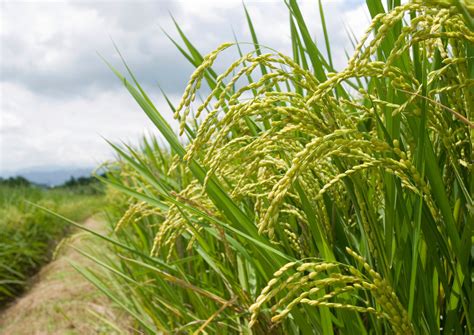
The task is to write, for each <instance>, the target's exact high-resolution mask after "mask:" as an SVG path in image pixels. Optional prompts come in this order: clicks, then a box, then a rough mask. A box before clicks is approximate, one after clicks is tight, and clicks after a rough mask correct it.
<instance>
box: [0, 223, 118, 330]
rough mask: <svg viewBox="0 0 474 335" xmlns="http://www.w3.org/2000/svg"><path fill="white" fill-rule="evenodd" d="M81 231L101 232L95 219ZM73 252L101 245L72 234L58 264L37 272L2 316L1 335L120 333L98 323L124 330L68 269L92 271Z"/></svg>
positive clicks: (103, 302)
mask: <svg viewBox="0 0 474 335" xmlns="http://www.w3.org/2000/svg"><path fill="white" fill-rule="evenodd" d="M84 225H85V226H86V227H88V228H90V229H92V230H95V231H103V230H104V225H103V223H102V222H101V221H100V220H98V219H94V218H90V219H88V220H86V221H85V222H84ZM98 242H100V243H98ZM72 246H74V247H76V248H79V249H83V250H87V249H91V248H92V249H95V250H100V249H103V248H104V247H103V242H102V241H99V238H97V237H94V236H91V235H90V234H86V233H83V232H76V233H75V234H73V235H72V236H71V237H69V238H68V239H67V240H66V241H65V243H64V244H63V245H62V246H61V248H60V249H59V253H58V255H57V257H56V259H55V260H53V261H52V262H51V263H49V264H48V265H46V266H45V267H44V268H43V269H42V270H41V271H40V272H39V274H38V275H37V277H36V278H35V283H34V285H33V286H32V288H31V289H30V290H29V291H28V292H26V293H25V295H24V296H22V297H20V298H18V299H17V300H16V301H15V302H14V303H13V304H12V305H11V306H10V307H9V308H8V309H7V310H5V311H4V312H3V313H2V314H1V315H0V334H1V335H22V334H25V335H43V334H45V335H46V334H47V335H50V334H58V335H59V334H60V335H63V334H81V335H82V334H85V335H88V334H117V333H122V332H121V331H119V330H118V329H114V326H111V325H110V324H108V323H107V322H105V321H103V320H101V317H102V318H107V319H109V320H113V324H115V325H117V326H118V328H119V329H126V324H127V320H126V318H125V317H124V316H123V315H121V313H119V312H118V311H117V310H116V309H114V308H113V307H112V305H111V303H110V302H109V301H108V300H107V298H105V297H104V296H103V295H101V293H100V292H98V291H97V289H96V288H95V287H94V286H93V285H92V284H91V283H89V282H88V281H87V280H86V279H85V278H84V277H82V276H81V275H80V274H79V273H78V272H77V271H76V270H75V269H74V268H73V267H72V266H71V264H70V261H73V262H74V263H77V264H80V265H81V266H87V267H92V268H94V267H95V266H96V265H95V264H93V262H92V261H90V260H89V259H86V258H85V257H84V256H82V255H80V254H79V253H78V252H77V251H76V250H74V248H72ZM97 248H99V249H97Z"/></svg>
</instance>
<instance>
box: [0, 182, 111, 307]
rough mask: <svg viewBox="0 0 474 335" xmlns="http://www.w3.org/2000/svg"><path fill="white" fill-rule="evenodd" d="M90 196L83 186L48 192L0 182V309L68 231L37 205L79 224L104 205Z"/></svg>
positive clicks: (90, 193)
mask: <svg viewBox="0 0 474 335" xmlns="http://www.w3.org/2000/svg"><path fill="white" fill-rule="evenodd" d="M85 193H86V194H87V193H88V194H87V195H85ZM93 193H95V191H94V190H92V189H90V188H89V189H88V191H86V188H85V187H67V188H57V189H52V190H48V189H44V188H41V187H38V186H34V185H31V184H29V183H27V182H24V183H23V184H20V185H18V183H17V182H15V183H11V180H10V183H9V182H8V180H7V181H2V182H0V268H1V271H0V309H2V308H3V307H5V306H7V303H9V302H11V301H12V300H13V299H14V298H15V297H17V296H18V295H20V294H21V293H22V292H23V291H24V289H25V288H26V287H27V286H28V284H29V282H30V278H31V277H32V276H33V275H34V274H35V273H36V272H37V271H38V270H39V269H40V267H41V266H42V265H44V264H45V263H47V262H48V261H49V260H50V258H51V257H52V254H53V251H54V248H55V245H56V244H57V243H58V242H59V241H60V240H61V239H62V238H63V237H64V236H65V235H66V234H67V233H68V231H70V225H67V224H66V223H65V222H64V220H61V219H59V218H57V217H55V216H52V215H50V214H48V213H47V212H45V211H44V210H42V209H40V208H38V207H37V206H44V207H47V208H49V209H51V210H53V211H55V212H57V213H60V214H62V215H66V216H68V217H70V218H72V219H74V220H77V221H79V222H81V221H82V220H84V219H86V218H87V217H89V216H91V215H92V214H94V213H95V212H97V211H99V209H100V208H101V206H102V205H103V203H104V201H103V196H102V195H99V194H93Z"/></svg>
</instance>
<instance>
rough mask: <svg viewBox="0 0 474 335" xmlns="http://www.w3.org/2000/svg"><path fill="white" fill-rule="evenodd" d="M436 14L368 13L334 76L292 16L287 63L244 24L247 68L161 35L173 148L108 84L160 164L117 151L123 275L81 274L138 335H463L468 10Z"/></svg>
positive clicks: (420, 10)
mask: <svg viewBox="0 0 474 335" xmlns="http://www.w3.org/2000/svg"><path fill="white" fill-rule="evenodd" d="M433 3H434V4H433ZM439 3H440V2H437V1H433V2H429V3H428V4H426V5H423V4H416V3H410V4H407V5H403V6H400V3H399V1H388V2H387V5H386V8H387V9H388V12H387V13H385V12H384V11H385V9H384V6H383V4H382V3H381V2H380V1H378V0H368V1H367V6H368V9H369V12H370V14H371V16H372V17H373V22H372V24H371V26H370V28H369V29H368V31H367V34H366V35H364V36H359V37H358V38H359V40H358V41H354V44H355V45H356V47H355V50H354V51H353V53H352V57H351V58H350V59H348V64H347V67H346V68H345V69H344V70H343V71H341V72H339V73H334V69H333V68H332V65H331V64H332V60H331V59H330V57H331V54H334V50H332V49H331V46H330V41H331V38H330V35H329V34H330V32H328V31H326V29H324V33H325V36H326V37H325V45H324V47H323V48H320V46H319V45H318V44H316V43H315V42H314V41H313V39H312V37H311V35H310V33H309V30H308V28H307V26H306V23H305V21H304V19H303V15H302V13H301V11H300V8H299V6H298V3H297V2H296V1H294V0H288V1H285V4H286V5H287V7H288V9H289V14H290V27H291V38H292V45H293V48H292V49H293V55H292V56H291V57H289V56H285V55H281V54H278V53H275V52H273V51H271V50H269V49H266V48H264V47H262V46H260V45H259V44H258V39H257V33H256V32H255V29H254V27H253V25H252V20H251V13H248V12H247V11H246V12H245V13H246V14H247V18H248V22H249V29H250V31H251V36H252V39H253V43H254V50H253V51H252V52H251V53H250V54H248V55H242V50H241V49H240V47H241V46H239V45H234V44H232V43H228V44H224V45H222V46H221V47H219V48H218V49H216V51H215V52H212V53H210V54H209V55H207V56H202V55H201V54H200V53H199V51H198V50H197V48H196V47H195V46H194V45H193V44H192V43H191V41H189V40H188V39H187V37H186V36H185V35H184V33H183V32H182V31H181V30H180V29H179V26H178V25H177V29H178V32H179V34H180V37H181V39H182V42H183V44H184V45H183V46H181V45H180V44H179V43H178V42H177V41H175V40H172V41H173V43H174V44H175V45H176V46H178V48H179V50H180V51H181V52H182V53H183V55H184V56H185V57H186V58H187V59H188V60H189V61H190V62H191V63H192V64H193V65H194V66H195V67H196V71H195V72H194V74H193V75H192V77H191V79H190V82H189V85H188V87H187V88H186V90H185V92H184V94H183V98H182V100H181V102H180V103H179V104H178V105H177V106H175V105H174V104H173V103H172V102H170V101H169V100H168V99H167V97H166V96H165V98H166V100H167V101H168V102H169V104H170V108H171V109H172V110H173V111H175V115H176V118H177V119H178V120H179V121H180V134H182V135H185V136H186V137H187V139H188V140H187V141H184V139H183V138H182V137H179V136H178V135H177V134H175V133H174V132H173V130H172V129H171V127H170V126H169V124H168V123H167V122H166V120H165V119H164V117H163V116H162V115H161V114H160V112H159V111H158V110H157V109H156V107H155V106H154V105H153V102H152V101H151V100H150V98H149V97H148V96H147V94H146V93H145V92H144V90H143V89H142V88H141V87H140V85H139V83H138V81H137V80H136V78H135V77H134V76H133V74H132V72H131V70H130V69H129V67H128V66H126V69H127V71H128V77H130V78H129V79H126V78H125V77H124V76H123V75H122V74H120V73H119V72H118V71H117V70H115V69H114V68H112V70H113V71H114V72H115V74H116V75H117V76H118V78H119V79H120V80H122V82H123V83H124V85H125V87H126V89H127V90H128V91H129V92H130V93H131V95H132V96H133V98H134V99H135V100H136V101H137V103H138V104H139V105H140V106H141V108H142V109H143V110H144V112H145V113H146V114H147V115H148V116H149V118H150V119H151V120H152V121H153V123H154V124H155V125H156V127H157V129H158V130H159V132H160V133H161V135H162V136H163V137H164V138H165V140H166V142H167V146H168V147H169V148H170V149H165V148H166V146H160V145H159V144H158V142H157V141H156V140H153V139H151V140H149V139H148V140H144V142H143V145H142V147H140V148H131V147H127V146H122V147H120V146H115V145H114V148H115V150H116V151H117V153H118V155H119V157H120V159H119V160H118V162H117V163H116V164H115V165H114V166H113V167H111V172H110V175H109V178H108V180H106V182H107V183H108V185H109V186H110V187H111V189H113V190H114V191H110V192H111V193H110V194H111V195H110V196H111V197H112V198H113V199H114V201H113V202H112V203H113V204H114V206H115V207H114V209H113V210H112V211H111V212H110V218H111V220H110V221H111V224H112V227H113V228H114V230H115V234H114V235H112V236H103V238H104V239H106V240H107V241H108V242H109V243H110V246H111V248H112V250H113V251H114V253H115V254H116V255H117V256H118V257H119V258H118V259H119V260H120V261H119V262H117V261H115V259H114V260H113V261H112V258H111V259H108V258H106V257H105V258H104V259H97V260H96V261H97V262H99V263H100V264H102V265H103V268H104V271H105V274H104V273H103V274H101V273H97V272H90V271H86V270H84V274H85V275H86V276H87V277H88V278H89V280H91V281H92V282H93V283H94V284H96V285H97V287H99V288H100V289H101V290H102V291H103V292H104V293H105V294H106V295H107V296H109V297H110V298H111V299H112V300H113V301H115V302H116V303H117V304H119V305H120V306H121V307H122V308H123V309H124V310H126V311H127V312H129V314H130V315H131V316H133V317H134V318H135V319H136V322H137V326H139V327H140V328H141V329H142V330H143V331H144V332H145V333H150V334H152V333H157V332H159V331H164V332H165V333H192V332H196V333H199V332H207V333H212V334H227V333H230V334H232V333H244V334H268V333H275V334H298V333H302V334H313V333H317V334H339V333H344V334H387V333H395V334H428V333H429V334H441V333H443V334H448V333H449V334H452V333H456V334H462V333H466V334H472V333H473V332H474V307H473V306H474V305H473V302H472V299H473V292H474V288H473V278H474V273H473V254H472V250H473V249H472V245H473V244H472V242H473V231H474V230H473V229H474V210H473V200H472V194H473V193H474V192H473V191H474V177H473V174H472V168H473V165H472V162H473V152H472V148H473V145H472V144H473V143H472V140H473V130H472V129H473V115H472V111H473V106H472V101H473V99H472V87H473V83H474V81H473V74H474V64H473V62H474V60H473V55H474V48H473V42H474V33H473V30H472V25H471V21H469V11H472V8H471V7H465V6H464V5H463V4H462V3H461V2H458V1H452V2H449V1H448V2H445V1H443V2H442V3H441V6H440V7H438V5H439ZM446 3H448V7H447V8H446ZM450 4H452V5H455V6H454V7H449V5H450ZM456 6H457V7H456ZM319 8H320V11H321V13H323V6H322V5H321V4H320V6H319ZM466 15H467V16H466ZM322 17H323V15H322ZM323 25H324V22H323ZM232 48H233V49H234V50H235V51H236V52H237V54H238V56H236V62H235V63H233V64H231V65H229V68H228V70H227V71H225V72H224V73H222V74H217V73H216V71H214V70H213V69H212V66H213V63H214V61H215V59H216V58H217V57H219V55H220V54H221V53H223V52H229V50H231V49H232ZM322 50H324V51H322ZM326 54H327V55H329V58H328V57H327V56H325V55H326ZM125 65H126V64H125ZM201 85H207V86H208V88H209V89H210V91H211V93H210V95H209V96H208V97H203V98H202V99H200V97H199V93H200V92H201V91H200V87H201ZM196 96H197V97H198V99H197V101H196V100H195V97H196ZM200 114H202V115H200ZM184 143H189V144H187V145H185V144H184ZM117 191H118V192H117Z"/></svg>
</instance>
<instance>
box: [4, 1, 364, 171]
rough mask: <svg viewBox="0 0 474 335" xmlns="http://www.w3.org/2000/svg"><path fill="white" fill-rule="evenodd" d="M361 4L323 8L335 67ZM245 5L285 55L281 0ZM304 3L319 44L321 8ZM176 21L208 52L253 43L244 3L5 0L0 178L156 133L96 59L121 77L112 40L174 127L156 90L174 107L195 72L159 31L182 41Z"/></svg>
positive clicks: (80, 161) (263, 35)
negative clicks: (230, 43)
mask: <svg viewBox="0 0 474 335" xmlns="http://www.w3.org/2000/svg"><path fill="white" fill-rule="evenodd" d="M363 2H364V1H362V0H336V1H334V0H331V1H329V0H328V1H325V2H323V5H324V8H325V11H326V20H327V24H328V26H329V33H330V36H331V45H332V50H333V56H334V58H335V59H336V66H337V67H338V68H342V67H343V66H344V62H345V53H344V50H345V49H347V50H350V49H351V47H350V43H349V40H348V38H347V36H346V30H345V29H344V26H349V27H351V29H352V30H353V31H354V33H355V34H356V35H357V36H360V35H361V34H362V32H363V31H364V28H365V26H366V25H367V23H368V13H367V12H366V10H365V7H364V4H363ZM245 3H246V5H247V7H248V10H249V12H250V15H251V17H252V19H253V21H254V25H255V29H256V30H257V34H258V36H259V39H260V43H262V44H264V45H267V46H271V47H273V48H275V49H277V50H281V51H284V52H288V53H289V52H290V50H291V47H290V37H289V29H288V12H287V9H286V7H285V5H284V3H283V1H282V0H281V1H280V0H274V1H250V0H248V1H245ZM300 3H301V7H302V10H303V13H304V15H305V17H306V18H307V21H308V25H309V27H310V29H311V31H312V33H313V35H314V37H315V39H316V41H321V42H322V41H323V38H322V31H321V26H320V25H319V24H318V22H319V15H318V10H317V1H316V0H303V1H300ZM170 13H171V14H172V15H173V16H174V17H175V19H176V20H177V21H178V23H179V24H180V26H181V28H182V29H183V31H184V32H185V34H187V35H188V36H189V38H190V39H191V41H193V42H194V43H195V44H196V46H197V47H198V48H199V50H200V51H201V52H202V53H207V52H209V51H211V50H213V49H214V48H215V47H216V46H218V45H219V44H221V43H222V42H226V41H232V40H233V35H232V31H235V34H236V35H237V38H238V40H239V41H242V42H249V41H250V40H251V38H250V34H249V31H248V28H247V25H246V21H245V15H244V12H243V7H242V2H241V1H240V0H238V1H234V0H220V1H219V0H207V1H204V0H188V1H126V0H120V1H113V0H111V1H105V0H103V1H84V0H82V1H45V0H43V1H8V0H1V10H0V174H11V173H14V172H15V171H19V170H23V169H31V168H58V167H72V166H75V167H92V166H95V165H97V164H98V163H100V162H102V161H103V160H106V159H110V158H111V157H112V151H111V149H110V147H109V146H108V144H106V142H105V140H104V138H107V139H109V140H112V141H115V142H117V141H126V142H130V143H136V142H137V140H138V139H139V137H140V136H141V135H143V134H146V133H152V134H154V133H156V132H155V131H154V130H153V126H152V124H151V123H150V122H149V121H148V120H147V119H146V117H145V116H144V114H143V113H142V112H141V111H140V109H139V108H138V107H137V106H136V104H135V102H134V101H133V100H132V98H131V97H130V96H129V95H128V93H127V92H126V91H125V89H124V88H123V87H122V86H121V84H120V82H118V81H117V79H116V77H114V75H113V74H112V72H111V71H110V70H109V69H108V68H107V66H106V65H105V64H104V62H103V61H102V60H101V58H100V57H99V55H98V54H100V55H101V56H103V57H104V58H105V59H107V60H108V61H110V62H111V63H112V64H113V65H115V66H117V67H118V68H120V69H121V66H120V61H119V59H118V55H117V53H116V52H115V50H114V47H113V43H112V40H113V41H114V42H115V43H116V44H117V46H118V48H119V49H120V51H121V52H122V53H123V55H124V57H125V58H126V60H127V62H128V63H129V65H130V66H131V67H132V69H133V71H134V72H135V73H136V75H137V77H138V78H139V80H140V82H141V83H142V84H143V86H144V87H145V88H146V90H147V91H148V92H149V93H150V95H151V96H152V98H153V100H154V102H155V104H156V106H157V107H158V108H159V109H160V111H161V112H162V113H163V114H164V115H165V116H166V117H167V118H168V119H169V120H171V114H170V113H169V111H168V108H167V107H166V104H165V102H164V99H163V97H162V96H160V94H159V89H158V84H159V85H161V86H162V87H163V88H164V90H165V91H166V92H167V93H168V94H169V95H170V97H171V98H172V100H173V101H175V102H177V101H178V100H179V98H180V95H181V92H182V90H183V88H184V87H185V85H186V82H187V78H188V76H189V75H190V74H191V72H192V68H191V67H190V66H189V65H188V64H187V61H186V60H185V59H184V57H182V56H181V55H180V54H179V52H178V51H177V49H176V48H175V47H174V46H173V45H172V43H171V42H170V41H169V39H168V38H167V37H166V36H165V34H164V33H163V32H162V29H164V30H165V31H167V32H168V33H169V34H170V35H172V36H173V37H177V33H176V29H175V28H174V26H173V22H172V20H171V17H170ZM228 57H229V61H230V60H231V58H230V57H232V55H230V56H228Z"/></svg>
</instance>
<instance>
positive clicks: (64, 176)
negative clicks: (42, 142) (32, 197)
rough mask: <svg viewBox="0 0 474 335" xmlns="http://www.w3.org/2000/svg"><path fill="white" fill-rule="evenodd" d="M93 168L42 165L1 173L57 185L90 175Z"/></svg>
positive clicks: (34, 181) (36, 182)
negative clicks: (72, 178)
mask: <svg viewBox="0 0 474 335" xmlns="http://www.w3.org/2000/svg"><path fill="white" fill-rule="evenodd" d="M92 170H93V169H92V168H53V167H50V168H48V167H41V168H31V169H24V170H18V171H9V172H5V173H1V177H4V178H6V177H12V176H22V177H25V178H26V179H28V180H29V181H31V182H33V183H35V184H40V185H46V186H57V185H61V184H63V183H64V182H66V181H68V180H69V179H71V177H74V178H79V177H89V176H90V175H91V173H92Z"/></svg>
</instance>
